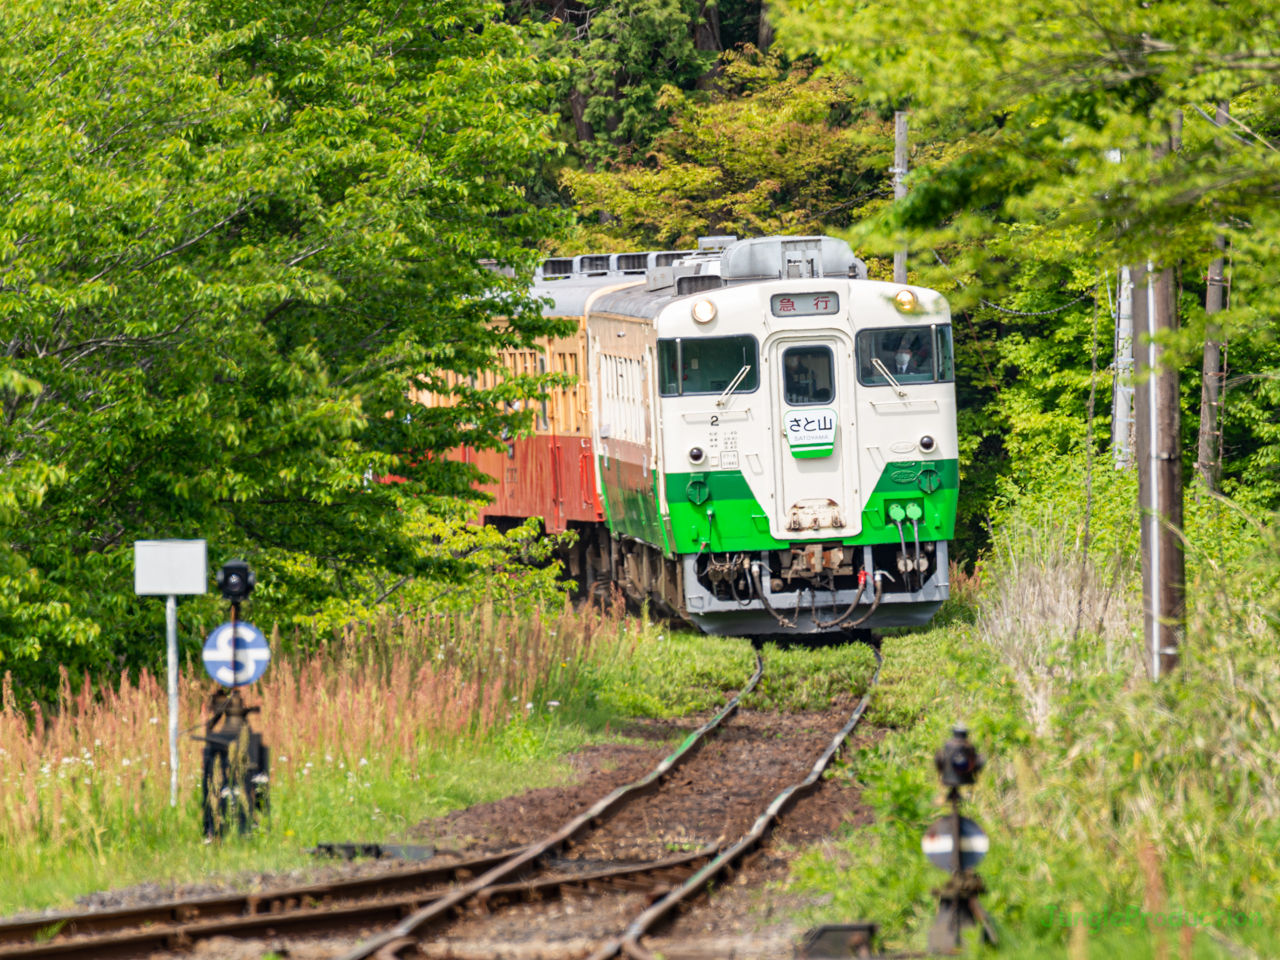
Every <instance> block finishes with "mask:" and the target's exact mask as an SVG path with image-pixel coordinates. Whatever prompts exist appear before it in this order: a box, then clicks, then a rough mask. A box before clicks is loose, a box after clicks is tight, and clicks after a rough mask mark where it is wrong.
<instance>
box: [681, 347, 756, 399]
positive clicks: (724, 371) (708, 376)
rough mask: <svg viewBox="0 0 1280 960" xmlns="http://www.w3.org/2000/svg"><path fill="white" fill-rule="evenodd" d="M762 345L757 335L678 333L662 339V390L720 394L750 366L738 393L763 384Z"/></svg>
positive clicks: (682, 392) (738, 388)
mask: <svg viewBox="0 0 1280 960" xmlns="http://www.w3.org/2000/svg"><path fill="white" fill-rule="evenodd" d="M759 355H760V349H759V345H758V344H757V343H756V338H755V337H750V336H741V337H697V338H691V337H677V338H676V339H674V340H659V341H658V367H659V378H658V393H659V395H661V396H664V397H675V396H681V395H684V396H687V395H689V394H707V393H715V394H720V393H723V392H724V391H725V390H727V389H728V388H729V384H730V383H732V382H733V380H734V378H736V377H737V376H738V374H739V373H741V372H742V368H743V367H746V368H747V372H746V374H745V375H744V376H743V378H742V380H741V382H740V383H739V384H738V386H737V387H736V388H735V389H734V393H751V392H753V391H755V390H756V389H758V388H759V386H760V356H759Z"/></svg>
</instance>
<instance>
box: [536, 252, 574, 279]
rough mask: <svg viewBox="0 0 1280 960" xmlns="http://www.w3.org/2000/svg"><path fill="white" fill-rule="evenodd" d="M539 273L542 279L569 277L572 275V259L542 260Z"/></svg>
mask: <svg viewBox="0 0 1280 960" xmlns="http://www.w3.org/2000/svg"><path fill="white" fill-rule="evenodd" d="M541 273H542V276H543V277H544V278H547V277H567V276H570V275H571V274H572V273H573V258H572V257H559V258H557V259H554V260H543V261H542V270H541Z"/></svg>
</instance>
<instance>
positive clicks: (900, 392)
mask: <svg viewBox="0 0 1280 960" xmlns="http://www.w3.org/2000/svg"><path fill="white" fill-rule="evenodd" d="M871 365H872V366H873V367H875V368H876V369H877V370H879V371H880V375H881V376H882V377H884V378H885V379H886V380H888V381H889V382H890V383H891V384H893V389H895V390H897V391H898V396H900V397H905V396H906V395H907V391H905V390H903V389H902V384H900V383H898V381H897V380H895V379H893V374H892V373H890V372H889V368H888V367H886V366H885V365H884V364H883V363H881V362H880V358H879V357H872V358H871Z"/></svg>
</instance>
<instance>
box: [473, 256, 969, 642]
mask: <svg viewBox="0 0 1280 960" xmlns="http://www.w3.org/2000/svg"><path fill="white" fill-rule="evenodd" d="M534 289H535V292H537V293H539V294H543V295H546V296H548V297H550V298H552V300H553V301H554V304H555V306H554V308H553V309H550V310H548V311H547V312H548V313H551V314H556V315H560V316H566V317H578V318H579V320H580V331H581V343H582V348H583V354H584V356H583V361H584V362H583V367H582V371H581V372H582V374H583V381H584V383H585V385H586V390H587V393H588V396H589V416H588V417H587V421H588V424H589V431H590V435H589V437H587V436H579V437H577V438H576V440H575V442H576V443H578V444H579V446H578V447H577V448H576V449H580V450H581V451H583V452H584V453H585V452H586V451H587V449H588V445H589V451H590V456H591V467H592V469H591V470H586V469H581V470H579V471H578V472H577V476H578V477H579V478H580V479H581V482H583V483H587V482H591V483H593V484H594V490H593V491H590V492H589V493H588V492H587V491H583V492H582V502H583V503H586V502H588V501H589V500H594V502H595V510H596V511H597V513H596V516H595V518H590V517H580V518H579V519H577V520H575V521H572V522H570V521H568V520H561V524H563V525H566V526H576V527H578V528H579V529H580V532H581V533H582V538H581V540H582V553H581V554H579V555H578V556H576V557H574V558H571V562H572V565H573V566H575V567H577V568H578V572H579V573H580V575H581V576H582V577H583V579H584V580H585V581H587V582H589V583H596V584H600V583H603V582H606V581H612V582H614V583H616V584H617V585H618V586H619V587H620V588H621V589H622V590H623V591H624V592H625V593H626V594H627V595H628V596H629V597H631V598H632V599H633V600H635V601H637V602H643V601H648V602H649V603H650V604H651V605H654V606H656V607H658V608H660V609H661V610H663V611H664V612H665V613H667V614H668V615H672V616H678V617H681V618H684V619H686V620H688V621H690V622H692V623H694V624H696V625H697V626H698V627H700V628H701V629H702V630H704V631H706V632H708V633H715V634H731V635H735V636H743V635H747V636H749V635H759V634H776V633H815V632H834V631H840V630H850V629H853V628H855V627H859V626H860V627H862V628H871V627H889V626H903V625H911V624H921V623H924V622H927V621H928V620H929V619H930V618H931V617H932V616H933V615H934V613H935V612H936V611H937V610H938V608H939V607H940V606H941V605H942V603H943V601H944V600H946V598H947V596H948V590H949V585H948V573H949V567H948V562H947V542H948V540H949V539H950V538H951V537H952V536H953V533H954V528H955V517H956V503H957V495H958V487H959V471H958V438H957V434H956V399H955V383H954V381H955V371H954V359H953V357H954V354H953V349H952V331H951V316H950V309H949V306H948V304H947V301H946V300H945V299H944V298H943V297H942V296H941V295H940V294H938V293H937V292H935V291H933V290H928V289H924V288H920V287H913V286H904V285H901V284H893V283H882V282H878V281H872V280H868V279H867V271H866V266H865V264H864V263H863V262H862V261H861V260H859V259H858V258H857V257H856V256H855V255H854V253H853V251H852V250H851V249H850V248H849V246H848V244H846V243H844V242H843V241H840V240H836V239H833V238H830V237H761V238H756V239H750V240H734V238H732V237H726V238H717V237H710V238H704V239H703V240H702V241H700V243H699V249H698V250H697V251H688V252H681V251H667V252H659V253H645V254H621V255H619V254H614V255H608V256H606V255H601V256H596V257H590V256H586V257H578V258H572V259H570V258H565V259H563V260H559V261H547V262H546V263H545V264H544V265H543V267H542V269H541V270H540V271H539V276H538V278H537V280H536V282H535V288H534ZM562 345H563V344H562ZM554 348H555V345H554V344H552V345H548V350H549V355H550V353H551V352H554ZM561 352H563V351H561ZM545 425H546V426H547V427H548V429H549V430H550V432H551V433H553V434H554V432H555V427H554V424H552V423H546V424H545ZM563 439H564V438H563V437H562V438H561V441H562V440H563ZM556 442H560V441H556ZM584 459H585V457H584ZM560 463H561V465H562V464H563V457H561V461H560ZM551 465H552V469H553V470H554V469H555V468H556V464H555V458H554V456H553V457H552V464H551ZM567 473H571V471H567ZM570 485H571V484H570ZM558 486H559V487H560V488H561V493H562V494H563V492H564V491H563V487H564V484H559V483H558ZM574 496H575V495H574V494H572V493H570V495H569V498H570V499H571V500H572V499H573V497H574ZM561 500H562V502H563V500H564V497H563V496H562V497H561ZM575 502H576V501H575ZM488 512H491V511H488ZM561 516H563V514H562V515H561ZM551 525H552V526H555V525H556V524H551Z"/></svg>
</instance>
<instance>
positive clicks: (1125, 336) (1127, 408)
mask: <svg viewBox="0 0 1280 960" xmlns="http://www.w3.org/2000/svg"><path fill="white" fill-rule="evenodd" d="M1115 346H1116V350H1115V353H1116V383H1115V389H1114V390H1113V391H1112V393H1111V456H1112V459H1113V461H1114V462H1115V467H1116V469H1117V470H1128V469H1129V468H1130V467H1132V466H1133V280H1132V278H1131V277H1130V276H1129V268H1128V267H1121V268H1120V283H1119V289H1118V290H1117V291H1116V345H1115Z"/></svg>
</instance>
